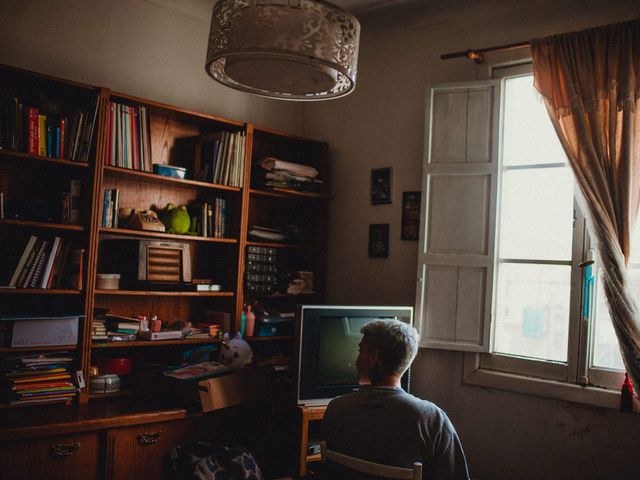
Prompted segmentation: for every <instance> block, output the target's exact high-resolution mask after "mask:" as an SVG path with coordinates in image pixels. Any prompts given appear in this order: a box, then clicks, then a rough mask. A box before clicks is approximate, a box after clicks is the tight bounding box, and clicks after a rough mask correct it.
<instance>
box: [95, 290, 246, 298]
mask: <svg viewBox="0 0 640 480" xmlns="http://www.w3.org/2000/svg"><path fill="white" fill-rule="evenodd" d="M95 294H96V295H114V296H136V297H233V296H234V293H233V292H165V291H145V290H96V291H95Z"/></svg>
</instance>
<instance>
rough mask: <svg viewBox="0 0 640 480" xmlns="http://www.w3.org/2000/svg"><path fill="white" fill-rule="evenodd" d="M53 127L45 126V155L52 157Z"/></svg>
mask: <svg viewBox="0 0 640 480" xmlns="http://www.w3.org/2000/svg"><path fill="white" fill-rule="evenodd" d="M52 130H53V128H52V127H47V157H52V156H53V155H54V153H55V152H54V151H53V131H52Z"/></svg>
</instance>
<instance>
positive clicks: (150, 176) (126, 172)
mask: <svg viewBox="0 0 640 480" xmlns="http://www.w3.org/2000/svg"><path fill="white" fill-rule="evenodd" d="M104 170H105V172H111V173H113V174H115V175H123V176H131V177H137V178H141V179H145V180H147V181H152V182H159V183H167V184H176V185H188V186H192V187H198V188H204V189H211V190H222V191H229V192H239V191H240V190H241V188H240V187H232V186H229V185H219V184H216V183H209V182H201V181H198V180H190V179H183V178H175V177H168V176H165V175H157V174H155V173H151V172H141V171H137V170H132V169H130V168H121V167H113V166H110V165H107V166H105V167H104Z"/></svg>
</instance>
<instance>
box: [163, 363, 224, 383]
mask: <svg viewBox="0 0 640 480" xmlns="http://www.w3.org/2000/svg"><path fill="white" fill-rule="evenodd" d="M232 371H233V368H231V367H229V366H227V365H224V364H222V363H219V362H201V363H194V364H192V365H187V366H186V367H181V368H176V369H174V370H166V371H164V372H162V374H163V375H166V376H167V377H172V378H176V379H178V380H199V379H203V378H210V377H216V376H219V375H224V374H226V373H229V372H232Z"/></svg>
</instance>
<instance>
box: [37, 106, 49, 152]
mask: <svg viewBox="0 0 640 480" xmlns="http://www.w3.org/2000/svg"><path fill="white" fill-rule="evenodd" d="M38 155H40V156H41V157H46V156H47V116H46V115H38Z"/></svg>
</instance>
